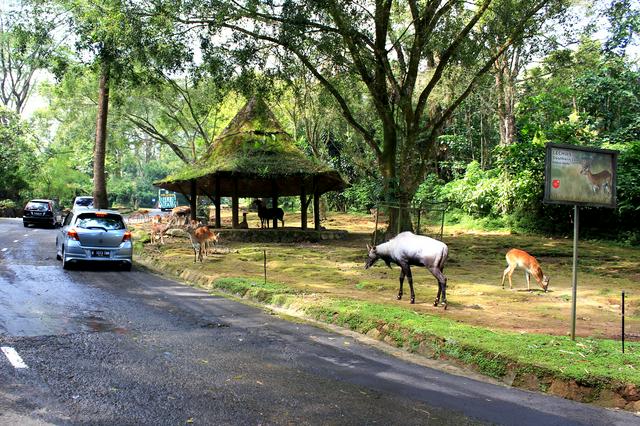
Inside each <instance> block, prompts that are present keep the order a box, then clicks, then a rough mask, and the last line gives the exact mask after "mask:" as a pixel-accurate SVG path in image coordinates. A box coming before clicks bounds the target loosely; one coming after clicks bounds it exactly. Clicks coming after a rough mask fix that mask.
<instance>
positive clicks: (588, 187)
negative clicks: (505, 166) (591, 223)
mask: <svg viewBox="0 0 640 426" xmlns="http://www.w3.org/2000/svg"><path fill="white" fill-rule="evenodd" d="M617 156H618V152H617V151H612V150H609V149H596V148H585V147H579V146H575V145H560V144H552V143H549V144H547V156H546V161H545V189H544V202H545V203H556V204H575V205H582V206H594V207H611V208H615V207H616V162H617Z"/></svg>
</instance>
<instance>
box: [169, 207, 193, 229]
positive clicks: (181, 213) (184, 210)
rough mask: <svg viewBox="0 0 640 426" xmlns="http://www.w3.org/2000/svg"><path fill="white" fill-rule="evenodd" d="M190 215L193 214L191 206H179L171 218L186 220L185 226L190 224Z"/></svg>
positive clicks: (173, 211) (172, 211)
mask: <svg viewBox="0 0 640 426" xmlns="http://www.w3.org/2000/svg"><path fill="white" fill-rule="evenodd" d="M190 214H191V207H190V206H178V207H174V208H173V209H172V210H171V216H174V217H175V218H176V219H184V224H185V225H187V224H188V223H189V215H190Z"/></svg>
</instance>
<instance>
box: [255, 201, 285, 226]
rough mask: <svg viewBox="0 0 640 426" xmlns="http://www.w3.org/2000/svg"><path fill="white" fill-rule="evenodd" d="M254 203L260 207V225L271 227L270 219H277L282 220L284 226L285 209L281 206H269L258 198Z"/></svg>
mask: <svg viewBox="0 0 640 426" xmlns="http://www.w3.org/2000/svg"><path fill="white" fill-rule="evenodd" d="M253 203H254V204H255V205H256V206H257V207H258V217H259V218H260V227H261V228H264V227H265V224H266V226H267V228H268V227H269V220H271V219H276V220H280V221H281V222H282V227H283V228H284V210H282V209H281V208H280V207H275V208H274V207H272V208H270V209H269V208H267V207H266V206H265V205H264V204H263V203H262V200H260V199H256V200H253Z"/></svg>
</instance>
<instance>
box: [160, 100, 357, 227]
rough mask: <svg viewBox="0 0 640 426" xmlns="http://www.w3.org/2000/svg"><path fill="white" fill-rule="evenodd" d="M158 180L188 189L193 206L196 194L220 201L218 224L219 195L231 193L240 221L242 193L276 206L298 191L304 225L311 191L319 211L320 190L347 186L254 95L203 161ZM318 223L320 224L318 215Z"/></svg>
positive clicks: (170, 186)
mask: <svg viewBox="0 0 640 426" xmlns="http://www.w3.org/2000/svg"><path fill="white" fill-rule="evenodd" d="M155 185H156V186H158V187H161V188H165V189H168V190H171V191H177V192H181V193H183V194H185V195H186V196H187V198H188V199H190V202H191V204H192V206H194V207H195V198H196V197H195V196H194V195H208V196H210V197H211V198H212V199H214V200H215V204H216V213H217V214H216V227H220V219H219V218H220V214H219V208H220V207H219V206H220V197H231V198H232V209H233V225H234V226H236V225H237V216H238V215H237V210H238V198H239V197H255V198H265V197H269V198H272V200H273V203H272V204H273V206H274V207H275V206H277V203H278V197H281V196H293V195H299V196H300V198H301V205H302V212H303V214H302V216H303V218H302V228H303V229H305V228H306V210H307V208H308V204H309V201H308V200H307V196H309V195H313V198H314V204H316V205H315V208H314V212H317V210H318V208H317V207H318V206H317V202H318V199H319V197H320V195H321V194H323V193H325V192H328V191H339V190H342V189H344V187H345V182H344V180H343V179H342V178H341V177H340V174H339V173H338V172H336V171H335V170H333V169H331V168H330V167H329V166H327V165H326V164H323V163H322V162H320V161H318V160H317V159H314V158H310V157H308V156H306V155H305V154H304V153H303V152H302V151H301V150H300V149H299V148H298V147H297V146H296V145H295V144H294V141H293V138H292V137H291V136H290V135H289V134H288V133H286V132H285V131H284V130H283V129H282V126H281V125H280V123H279V122H278V120H277V119H276V118H275V116H274V115H273V113H272V112H271V111H270V110H269V108H268V107H267V105H266V104H265V103H264V101H262V100H261V99H260V98H255V97H254V98H252V99H251V100H250V101H249V102H247V104H246V105H245V106H244V107H243V108H242V109H241V110H240V111H239V112H238V114H236V116H235V117H234V118H233V120H231V122H230V123H229V125H228V126H227V127H226V128H225V129H224V130H223V131H222V132H221V133H220V135H219V136H218V137H217V138H216V139H215V140H214V142H213V144H212V148H211V150H210V152H208V153H207V155H205V157H204V158H203V159H202V160H201V161H199V162H198V163H197V164H195V165H193V166H190V167H186V168H185V169H183V170H181V171H180V172H178V173H176V174H174V175H172V176H168V177H166V178H164V179H162V180H161V181H158V182H156V183H155ZM192 210H195V209H192ZM193 214H194V213H192V215H193ZM316 216H317V214H316ZM274 226H276V225H275V222H274ZM315 227H316V229H319V227H320V225H319V218H317V217H316V221H315Z"/></svg>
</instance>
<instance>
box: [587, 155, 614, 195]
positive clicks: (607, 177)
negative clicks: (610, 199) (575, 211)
mask: <svg viewBox="0 0 640 426" xmlns="http://www.w3.org/2000/svg"><path fill="white" fill-rule="evenodd" d="M580 174H581V175H584V176H586V178H587V181H588V182H589V186H590V187H591V190H592V191H593V192H598V191H599V190H601V189H602V190H603V191H604V192H607V193H609V194H610V193H611V172H610V171H609V170H603V171H601V172H598V173H596V174H593V173H591V163H590V162H588V161H584V162H583V163H582V169H580Z"/></svg>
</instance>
